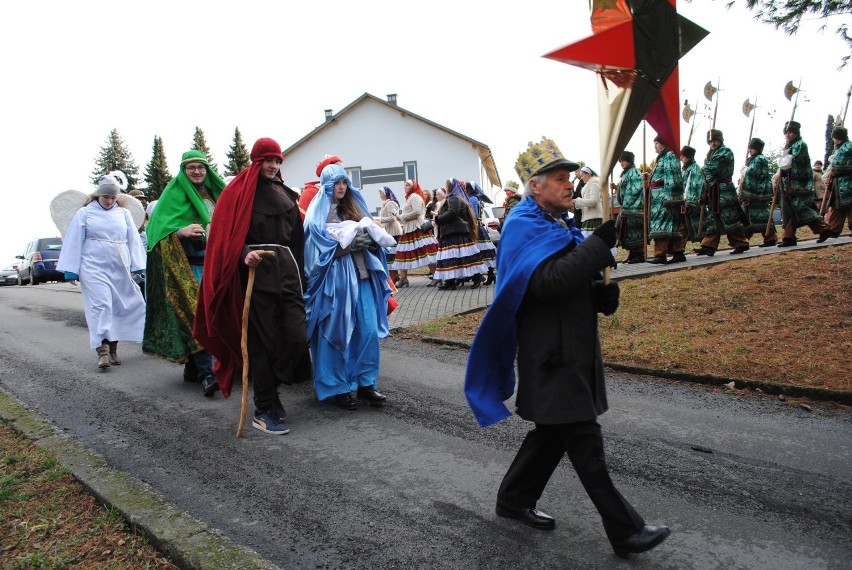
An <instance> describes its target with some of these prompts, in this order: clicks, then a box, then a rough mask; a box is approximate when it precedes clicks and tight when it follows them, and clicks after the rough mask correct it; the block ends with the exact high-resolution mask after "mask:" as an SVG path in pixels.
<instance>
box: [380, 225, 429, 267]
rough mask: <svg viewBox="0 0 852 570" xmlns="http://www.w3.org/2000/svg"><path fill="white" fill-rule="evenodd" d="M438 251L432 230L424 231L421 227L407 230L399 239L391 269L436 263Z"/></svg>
mask: <svg viewBox="0 0 852 570" xmlns="http://www.w3.org/2000/svg"><path fill="white" fill-rule="evenodd" d="M436 253H438V242H436V241H435V236H434V235H433V234H432V232H428V233H427V232H424V231H423V230H421V229H420V228H417V229H415V230H414V231H410V232H405V233H404V234H402V236H400V238H399V239H398V240H397V245H396V252H395V255H394V261H393V265H391V266H390V269H393V270H396V271H399V270H400V269H402V270H406V271H407V270H409V269H417V268H418V267H426V266H427V265H429V264H431V263H435V254H436Z"/></svg>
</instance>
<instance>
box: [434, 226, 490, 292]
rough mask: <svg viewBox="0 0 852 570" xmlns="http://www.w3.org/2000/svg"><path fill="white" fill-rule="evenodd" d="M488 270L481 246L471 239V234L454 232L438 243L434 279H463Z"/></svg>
mask: <svg viewBox="0 0 852 570" xmlns="http://www.w3.org/2000/svg"><path fill="white" fill-rule="evenodd" d="M487 271H488V268H487V267H485V264H484V263H482V260H481V256H480V253H479V248H478V247H476V244H475V243H474V242H473V240H471V239H470V234H452V235H449V236H446V237H442V238H441V241H440V243H439V245H438V268H437V269H435V275H434V277H433V279H437V280H439V281H443V280H446V279H463V278H465V277H473V276H474V275H476V274H477V273H486V272H487Z"/></svg>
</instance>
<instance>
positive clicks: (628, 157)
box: [618, 150, 636, 164]
mask: <svg viewBox="0 0 852 570" xmlns="http://www.w3.org/2000/svg"><path fill="white" fill-rule="evenodd" d="M618 160H626V161H627V162H629V163H630V164H633V162H634V161H635V160H636V155H635V154H633V153H632V152H630V151H629V150H625V151H624V152H622V153H621V157H620V158H619V159H618Z"/></svg>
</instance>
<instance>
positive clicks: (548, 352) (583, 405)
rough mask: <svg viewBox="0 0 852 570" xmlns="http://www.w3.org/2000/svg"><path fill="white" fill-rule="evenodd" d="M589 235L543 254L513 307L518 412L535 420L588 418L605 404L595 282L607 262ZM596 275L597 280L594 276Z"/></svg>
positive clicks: (609, 258)
mask: <svg viewBox="0 0 852 570" xmlns="http://www.w3.org/2000/svg"><path fill="white" fill-rule="evenodd" d="M612 260H613V258H612V254H611V253H610V251H609V248H607V246H606V244H605V243H604V241H603V240H602V239H600V238H598V237H596V236H589V237H588V238H586V240H585V241H584V242H583V243H582V244H580V245H579V246H576V247H574V246H573V245H572V246H569V247H567V248H565V249H563V250H562V251H560V252H559V253H557V254H556V255H554V256H553V257H551V258H549V259H547V260H545V261H543V262H542V263H541V264H540V265H539V266H538V268H537V269H536V270H535V272H534V273H533V275H532V277H531V278H530V280H529V283H528V285H527V290H526V293H525V295H524V299H523V301H522V303H521V307H520V310H519V311H518V318H517V322H518V391H517V397H516V400H515V402H516V405H517V412H518V415H519V416H521V417H522V418H524V419H525V420H529V421H532V422H536V423H539V424H566V423H575V422H583V421H589V420H594V419H595V418H596V417H597V416H598V415H599V414H602V413H603V412H605V411H606V410H607V401H606V387H605V385H604V374H603V360H602V358H601V347H600V342H599V339H598V317H597V313H598V311H599V310H601V307H600V304H599V302H598V300H597V298H596V297H597V294H596V293H597V291H598V289H597V288H596V283H597V284H598V285H599V284H600V283H601V282H600V281H599V280H598V279H599V272H600V270H601V269H602V268H603V267H606V266H608V265H610V264H611V263H612ZM596 280H598V281H596Z"/></svg>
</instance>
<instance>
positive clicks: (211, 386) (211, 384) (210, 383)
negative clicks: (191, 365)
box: [201, 376, 219, 398]
mask: <svg viewBox="0 0 852 570" xmlns="http://www.w3.org/2000/svg"><path fill="white" fill-rule="evenodd" d="M201 389H202V390H203V391H204V395H205V396H207V397H208V398H209V397H210V396H212V395H213V394H215V393H216V392H218V391H219V383H218V382H216V378H215V377H213V376H205V377H204V378H202V379H201Z"/></svg>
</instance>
